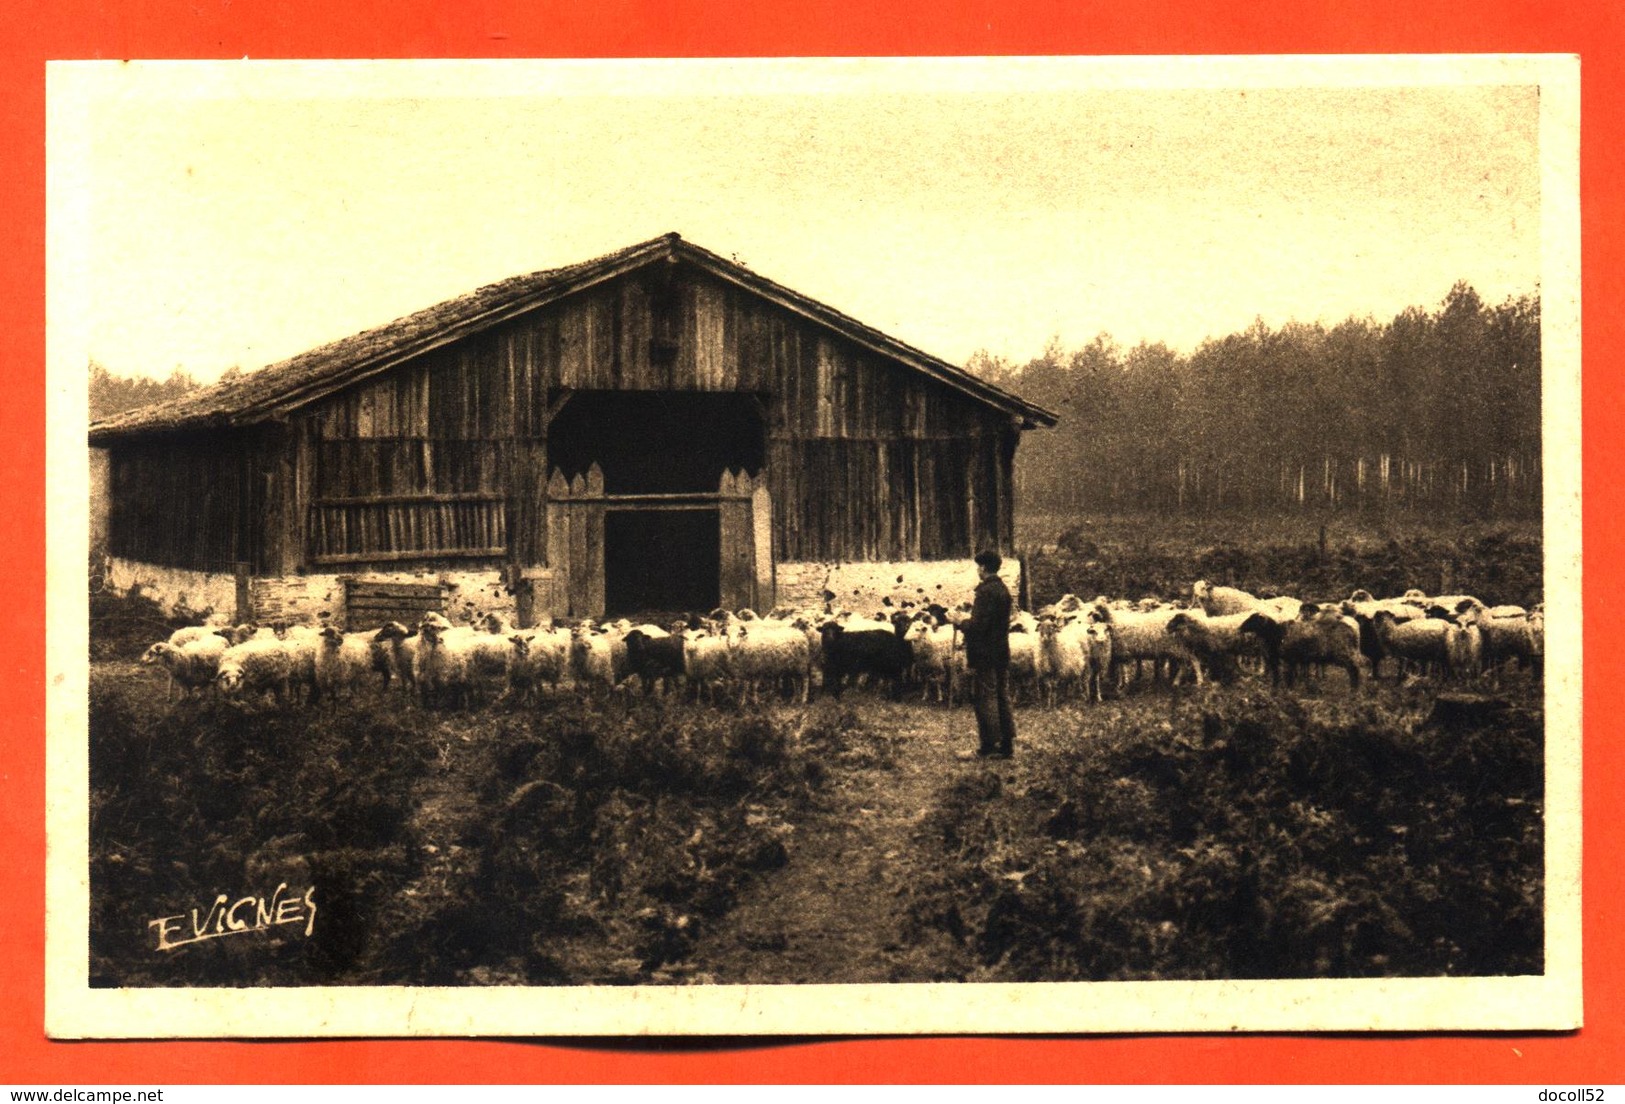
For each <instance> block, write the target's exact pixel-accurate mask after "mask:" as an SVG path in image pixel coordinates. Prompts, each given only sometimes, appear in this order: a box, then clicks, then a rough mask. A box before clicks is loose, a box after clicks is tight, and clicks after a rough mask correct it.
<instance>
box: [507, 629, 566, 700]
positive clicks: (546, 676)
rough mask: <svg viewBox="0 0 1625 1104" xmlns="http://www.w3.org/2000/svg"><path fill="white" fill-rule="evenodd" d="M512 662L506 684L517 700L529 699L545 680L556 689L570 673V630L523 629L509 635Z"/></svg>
mask: <svg viewBox="0 0 1625 1104" xmlns="http://www.w3.org/2000/svg"><path fill="white" fill-rule="evenodd" d="M508 639H509V641H510V642H511V643H512V644H513V649H514V652H513V661H512V663H511V664H510V666H509V668H508V685H509V686H510V687H511V688H512V690H513V692H514V694H515V696H517V697H518V698H519V699H520V700H521V701H526V700H529V699H530V698H531V697H533V696H534V695H535V693H536V691H537V690H539V689H540V688H541V685H542V684H543V683H546V684H547V686H548V688H549V689H551V690H555V691H556V690H557V689H558V686H559V683H560V682H561V681H562V680H563V679H565V678H566V677H567V676H568V675H569V673H570V640H571V637H570V630H568V629H527V630H524V631H521V632H517V633H514V634H512V635H510V636H509V638H508Z"/></svg>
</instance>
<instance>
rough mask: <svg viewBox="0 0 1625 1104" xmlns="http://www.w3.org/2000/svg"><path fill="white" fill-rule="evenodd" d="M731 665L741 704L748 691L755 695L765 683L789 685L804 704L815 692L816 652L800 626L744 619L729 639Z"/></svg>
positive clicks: (749, 693) (751, 695)
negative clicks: (813, 675) (813, 682)
mask: <svg viewBox="0 0 1625 1104" xmlns="http://www.w3.org/2000/svg"><path fill="white" fill-rule="evenodd" d="M729 647H730V656H729V660H730V665H731V667H732V670H733V674H734V676H735V677H736V678H737V679H739V681H740V704H741V705H743V704H744V701H745V698H746V696H747V694H748V695H749V696H750V697H752V698H754V697H755V696H756V694H757V693H758V691H759V690H760V688H761V686H762V685H763V684H764V683H765V684H767V685H770V686H779V685H782V684H785V683H788V684H789V688H790V690H791V692H792V694H796V693H799V695H800V698H801V701H802V703H803V704H805V703H806V702H807V701H808V699H809V697H810V695H811V692H812V666H813V658H814V656H815V654H816V653H815V652H814V650H813V648H812V644H811V641H810V640H809V639H808V637H807V634H806V632H804V631H803V630H802V628H801V627H800V626H798V625H781V624H777V623H774V622H770V621H754V620H752V621H745V622H743V623H742V624H741V625H740V626H739V630H738V632H737V634H736V635H734V636H733V637H732V638H731V639H730V641H729Z"/></svg>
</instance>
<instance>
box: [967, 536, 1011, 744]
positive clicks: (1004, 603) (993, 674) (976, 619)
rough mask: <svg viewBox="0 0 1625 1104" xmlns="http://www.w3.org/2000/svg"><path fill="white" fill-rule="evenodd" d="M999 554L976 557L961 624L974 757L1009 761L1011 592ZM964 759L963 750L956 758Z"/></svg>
mask: <svg viewBox="0 0 1625 1104" xmlns="http://www.w3.org/2000/svg"><path fill="white" fill-rule="evenodd" d="M1002 562H1003V561H1001V560H1000V559H999V554H998V553H997V552H994V551H993V550H992V549H988V550H986V551H984V552H980V553H978V554H977V556H976V570H977V574H978V575H980V576H981V582H979V583H977V584H976V601H975V603H974V604H973V605H972V606H971V615H970V620H969V621H967V622H965V627H964V632H965V665H966V666H967V667H969V668H970V670H971V701H972V703H973V704H974V705H975V707H976V733H977V736H978V738H979V742H978V746H977V748H976V755H978V756H981V757H982V758H993V759H1008V758H1010V756H1011V754H1012V752H1013V751H1014V750H1015V742H1016V722H1015V720H1014V719H1013V718H1012V717H1011V716H1010V591H1009V589H1008V588H1007V587H1006V586H1005V585H1004V580H1003V579H1001V578H999V565H1000V564H1001V563H1002ZM960 758H962V759H969V758H971V755H970V754H969V753H968V752H967V753H965V754H963V755H961V756H960Z"/></svg>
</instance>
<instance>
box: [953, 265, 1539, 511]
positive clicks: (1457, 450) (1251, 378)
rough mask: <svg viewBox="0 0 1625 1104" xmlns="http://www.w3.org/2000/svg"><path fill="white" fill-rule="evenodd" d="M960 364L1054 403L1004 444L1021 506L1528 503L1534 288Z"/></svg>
mask: <svg viewBox="0 0 1625 1104" xmlns="http://www.w3.org/2000/svg"><path fill="white" fill-rule="evenodd" d="M969 367H970V370H971V371H973V372H975V373H977V374H978V375H981V376H983V377H984V378H986V379H988V380H989V381H990V382H993V383H995V384H998V385H999V386H1001V387H1005V388H1007V389H1010V390H1013V391H1016V392H1017V393H1019V394H1021V395H1022V396H1023V397H1024V398H1027V399H1029V400H1031V401H1033V402H1036V403H1038V404H1040V405H1042V406H1045V407H1048V408H1049V409H1051V410H1054V411H1056V412H1057V413H1058V414H1059V415H1060V416H1061V421H1060V424H1059V425H1057V426H1056V427H1055V428H1053V429H1046V430H1038V431H1036V432H1032V433H1027V434H1024V435H1023V437H1022V443H1021V447H1020V448H1019V449H1018V450H1017V453H1016V484H1017V495H1018V498H1019V500H1020V502H1021V505H1022V508H1023V509H1025V510H1032V511H1036V512H1045V513H1048V512H1080V511H1083V512H1113V511H1135V510H1158V511H1169V510H1172V511H1181V512H1193V513H1200V512H1205V511H1220V510H1223V511H1237V512H1269V511H1276V510H1282V509H1289V510H1305V511H1307V510H1316V511H1331V510H1387V509H1413V510H1433V511H1445V512H1450V513H1452V514H1453V515H1457V516H1463V517H1491V516H1508V517H1510V516H1538V515H1539V513H1540V507H1541V390H1540V383H1541V361H1540V299H1539V296H1538V294H1535V295H1524V296H1518V297H1515V298H1509V299H1508V300H1507V301H1506V302H1504V303H1502V304H1500V305H1499V306H1494V307H1491V306H1487V305H1486V304H1484V303H1483V302H1482V301H1481V300H1480V299H1479V297H1478V294H1477V293H1476V292H1475V291H1474V290H1473V289H1472V288H1471V287H1470V286H1468V285H1467V284H1465V283H1457V284H1456V285H1455V287H1453V288H1451V290H1450V293H1449V295H1447V296H1446V297H1445V299H1444V301H1443V303H1441V304H1440V306H1439V307H1438V308H1437V309H1436V310H1434V311H1432V312H1431V313H1430V312H1428V311H1426V310H1423V309H1422V308H1420V307H1411V308H1408V309H1406V310H1405V311H1403V312H1401V313H1400V314H1398V315H1396V316H1395V317H1394V318H1393V320H1392V321H1390V322H1387V323H1383V324H1379V323H1377V322H1376V321H1374V320H1373V319H1371V318H1355V317H1351V318H1349V319H1347V320H1346V321H1344V322H1341V323H1339V324H1337V325H1335V326H1332V327H1331V328H1329V329H1328V328H1327V327H1325V326H1323V325H1319V324H1315V325H1305V324H1302V323H1296V322H1291V323H1287V324H1286V325H1284V326H1282V327H1281V328H1280V329H1276V330H1271V329H1270V328H1269V327H1268V326H1266V325H1265V324H1264V323H1263V322H1262V321H1258V322H1255V323H1254V324H1253V325H1252V326H1251V327H1250V328H1249V329H1247V330H1246V331H1245V332H1243V333H1238V334H1232V335H1230V336H1228V337H1223V338H1218V339H1209V340H1207V341H1204V342H1203V343H1202V344H1201V345H1200V346H1198V347H1197V348H1196V350H1195V351H1194V352H1192V353H1190V354H1189V355H1188V356H1182V355H1179V354H1176V353H1175V352H1173V351H1171V350H1170V349H1169V348H1168V347H1167V346H1165V345H1163V344H1160V343H1158V344H1147V343H1142V344H1140V345H1138V346H1136V347H1135V348H1133V349H1129V350H1127V351H1124V350H1123V349H1121V348H1120V347H1119V346H1118V345H1116V344H1115V343H1114V342H1113V341H1112V340H1111V338H1110V337H1109V336H1106V335H1101V336H1099V337H1096V338H1095V339H1094V341H1092V342H1090V343H1089V344H1088V345H1086V346H1084V347H1083V348H1081V349H1074V350H1070V351H1069V350H1067V349H1065V348H1064V347H1062V346H1061V344H1060V343H1059V342H1058V341H1056V342H1052V343H1051V345H1050V347H1049V348H1048V349H1046V350H1045V352H1044V354H1043V355H1042V356H1040V357H1038V358H1036V359H1034V360H1032V361H1029V362H1028V363H1026V364H1024V365H1014V364H1011V363H1008V362H1005V361H1001V360H998V359H996V358H992V357H989V356H987V355H986V354H980V353H979V354H977V355H976V356H974V357H973V358H972V360H971V363H970V365H969Z"/></svg>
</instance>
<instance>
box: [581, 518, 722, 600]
mask: <svg viewBox="0 0 1625 1104" xmlns="http://www.w3.org/2000/svg"><path fill="white" fill-rule="evenodd" d="M721 567H722V540H721V525H720V523H719V519H718V516H717V511H716V510H715V509H709V510H707V509H695V510H611V511H610V512H609V513H607V514H606V515H605V516H604V614H605V616H607V617H633V616H636V617H637V618H638V619H639V620H648V619H649V618H651V617H658V618H659V622H658V623H661V624H664V623H665V622H667V621H669V620H671V619H672V617H673V616H674V615H676V614H679V613H687V612H693V611H699V612H703V611H706V610H710V609H715V608H716V606H717V604H718V602H719V595H720V593H721V592H720V589H719V582H718V580H719V578H720V576H721Z"/></svg>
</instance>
